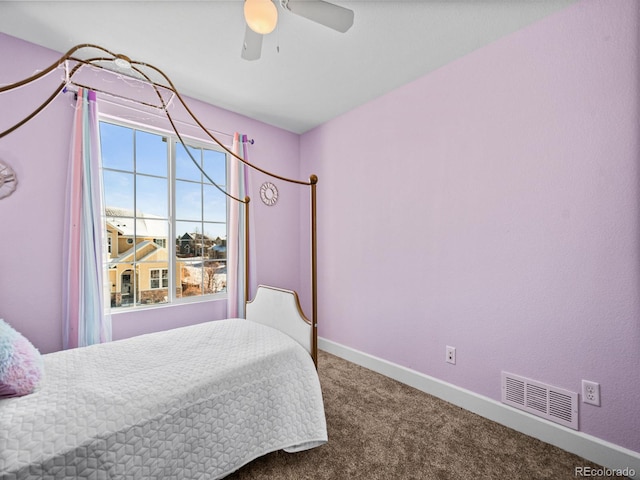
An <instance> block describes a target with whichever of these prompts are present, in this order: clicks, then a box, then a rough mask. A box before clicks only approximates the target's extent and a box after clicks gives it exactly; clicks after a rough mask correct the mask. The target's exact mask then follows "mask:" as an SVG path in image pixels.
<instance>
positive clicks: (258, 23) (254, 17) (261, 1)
mask: <svg viewBox="0 0 640 480" xmlns="http://www.w3.org/2000/svg"><path fill="white" fill-rule="evenodd" d="M244 19H245V20H246V22H247V25H249V28H250V29H251V30H253V31H254V32H256V33H260V34H262V35H266V34H268V33H271V32H273V30H274V29H275V28H276V23H278V9H277V8H276V6H275V4H274V3H273V2H272V1H271V0H245V2H244Z"/></svg>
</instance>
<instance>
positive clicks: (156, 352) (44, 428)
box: [0, 319, 327, 480]
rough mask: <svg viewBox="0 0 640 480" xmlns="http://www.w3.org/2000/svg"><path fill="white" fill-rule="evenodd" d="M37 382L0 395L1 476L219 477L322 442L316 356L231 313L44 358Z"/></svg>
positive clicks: (185, 479) (324, 435)
mask: <svg viewBox="0 0 640 480" xmlns="http://www.w3.org/2000/svg"><path fill="white" fill-rule="evenodd" d="M44 364H45V367H44V368H45V378H44V381H43V383H42V385H41V387H39V389H38V391H36V392H35V393H33V394H31V395H27V396H25V397H21V398H11V399H5V400H0V478H1V479H3V480H14V479H62V478H65V479H73V478H91V479H96V480H100V479H132V480H133V479H136V480H138V479H154V480H155V479H175V480H178V479H180V480H188V479H205V478H206V479H216V478H222V477H224V476H225V475H227V474H229V473H231V472H232V471H234V470H236V469H238V468H239V467H241V466H242V465H244V464H246V463H248V462H249V461H251V460H253V459H255V458H257V457H259V456H261V455H264V454H266V453H268V452H271V451H275V450H280V449H284V450H286V451H289V452H296V451H300V450H305V449H308V448H313V447H316V446H319V445H322V444H323V443H325V442H326V441H327V431H326V423H325V416H324V407H323V402H322V393H321V391H320V384H319V380H318V376H317V373H316V370H315V367H314V365H313V361H312V360H311V357H310V356H309V354H308V353H307V352H306V351H305V350H304V348H302V347H301V346H300V345H299V344H298V343H297V342H295V341H294V340H292V339H291V338H290V337H288V336H287V335H285V334H284V333H281V332H279V331H278V330H276V329H274V328H271V327H268V326H264V325H260V324H257V323H254V322H251V321H249V320H242V319H228V320H220V321H215V322H209V323H205V324H199V325H194V326H190V327H184V328H179V329H175V330H170V331H166V332H158V333H153V334H148V335H143V336H140V337H134V338H130V339H126V340H121V341H116V342H111V343H108V344H101V345H94V346H91V347H86V348H79V349H75V350H67V351H64V352H56V353H52V354H48V355H44Z"/></svg>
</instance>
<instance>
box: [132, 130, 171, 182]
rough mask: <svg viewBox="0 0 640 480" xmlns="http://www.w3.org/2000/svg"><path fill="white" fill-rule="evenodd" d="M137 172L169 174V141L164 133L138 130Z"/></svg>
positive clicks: (159, 174) (164, 175) (163, 175)
mask: <svg viewBox="0 0 640 480" xmlns="http://www.w3.org/2000/svg"><path fill="white" fill-rule="evenodd" d="M136 173H148V174H150V175H158V176H160V177H166V176H167V142H165V141H163V137H162V135H155V134H153V133H147V132H141V131H139V130H137V131H136Z"/></svg>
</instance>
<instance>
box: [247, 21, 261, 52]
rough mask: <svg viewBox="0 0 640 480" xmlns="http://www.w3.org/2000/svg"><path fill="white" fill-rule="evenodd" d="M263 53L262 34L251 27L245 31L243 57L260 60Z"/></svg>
mask: <svg viewBox="0 0 640 480" xmlns="http://www.w3.org/2000/svg"><path fill="white" fill-rule="evenodd" d="M261 53H262V35H260V34H259V33H256V32H254V31H253V30H251V29H250V28H249V25H247V28H246V29H245V31H244V41H243V43H242V58H244V59H245V60H258V59H259V58H260V54H261Z"/></svg>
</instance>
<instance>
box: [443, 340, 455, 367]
mask: <svg viewBox="0 0 640 480" xmlns="http://www.w3.org/2000/svg"><path fill="white" fill-rule="evenodd" d="M445 361H446V362H447V363H451V364H453V365H455V364H456V347H450V346H449V345H447V348H446V356H445Z"/></svg>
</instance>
